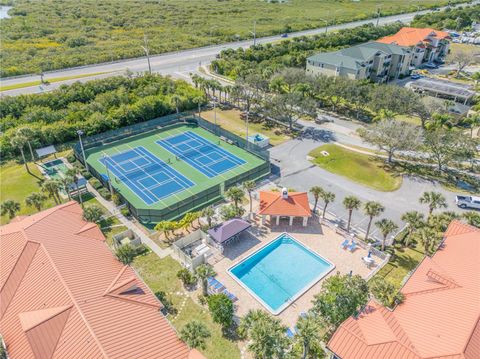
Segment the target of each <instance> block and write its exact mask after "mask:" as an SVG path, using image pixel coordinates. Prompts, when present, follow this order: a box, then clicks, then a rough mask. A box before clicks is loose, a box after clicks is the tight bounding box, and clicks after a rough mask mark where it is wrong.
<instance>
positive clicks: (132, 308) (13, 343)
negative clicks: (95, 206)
mask: <svg viewBox="0 0 480 359" xmlns="http://www.w3.org/2000/svg"><path fill="white" fill-rule="evenodd" d="M0 253H1V266H0V332H1V333H2V336H3V339H4V341H5V343H6V345H7V350H8V353H9V355H10V357H11V358H13V359H15V358H22V359H24V358H27V359H28V358H42V359H43V358H133V357H135V358H165V359H166V358H175V359H177V358H184V359H187V358H193V357H192V356H191V355H195V353H194V354H190V350H189V349H188V348H187V346H186V345H185V344H184V343H183V342H182V341H180V339H179V338H178V337H177V335H176V332H175V330H174V329H173V328H172V327H171V326H170V324H169V323H168V321H167V320H166V319H165V317H163V315H162V314H161V313H160V312H159V308H160V307H161V304H160V302H158V300H157V299H156V297H155V296H154V295H153V294H152V292H151V291H150V289H149V288H148V287H147V286H146V285H145V283H143V281H142V280H141V279H140V278H139V277H138V276H137V274H136V273H135V271H134V270H133V269H132V268H131V267H129V266H124V265H122V264H121V263H120V262H119V261H117V260H116V259H115V258H114V256H113V255H112V253H111V252H110V250H109V249H108V247H107V246H106V244H105V238H104V237H103V235H102V233H101V232H100V230H99V229H98V227H97V226H96V225H92V224H89V223H87V222H85V221H84V220H83V219H82V209H81V208H80V206H79V205H78V204H77V203H76V202H69V203H67V204H64V205H60V206H57V207H54V208H51V209H48V210H45V211H43V212H40V213H38V214H35V215H32V216H29V217H26V218H23V219H21V220H19V221H18V220H17V221H14V222H12V223H10V224H7V225H5V226H3V227H0ZM198 354H199V353H198ZM199 355H200V358H201V354H199Z"/></svg>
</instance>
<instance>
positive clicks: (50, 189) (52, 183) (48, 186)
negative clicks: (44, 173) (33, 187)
mask: <svg viewBox="0 0 480 359" xmlns="http://www.w3.org/2000/svg"><path fill="white" fill-rule="evenodd" d="M60 186H61V185H60V182H59V181H57V180H54V179H49V180H46V181H45V182H43V184H42V191H44V192H47V193H48V195H49V196H50V197H52V198H53V200H54V201H55V203H56V204H59V203H60V202H61V200H60V195H59V194H58V191H59V190H60Z"/></svg>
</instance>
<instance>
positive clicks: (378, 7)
mask: <svg viewBox="0 0 480 359" xmlns="http://www.w3.org/2000/svg"><path fill="white" fill-rule="evenodd" d="M381 7H382V6H381V5H379V6H377V24H376V25H375V27H378V23H379V22H380V8H381Z"/></svg>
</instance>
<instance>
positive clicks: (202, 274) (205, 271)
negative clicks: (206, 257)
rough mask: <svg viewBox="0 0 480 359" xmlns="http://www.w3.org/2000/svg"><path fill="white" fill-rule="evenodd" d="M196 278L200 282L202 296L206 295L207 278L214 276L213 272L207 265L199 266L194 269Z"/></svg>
mask: <svg viewBox="0 0 480 359" xmlns="http://www.w3.org/2000/svg"><path fill="white" fill-rule="evenodd" d="M195 273H196V274H197V277H198V278H199V279H200V280H201V281H202V292H203V295H204V296H207V295H208V278H210V277H213V276H215V275H216V274H217V273H215V270H214V269H213V267H212V266H211V265H209V264H201V265H199V266H198V267H197V269H195Z"/></svg>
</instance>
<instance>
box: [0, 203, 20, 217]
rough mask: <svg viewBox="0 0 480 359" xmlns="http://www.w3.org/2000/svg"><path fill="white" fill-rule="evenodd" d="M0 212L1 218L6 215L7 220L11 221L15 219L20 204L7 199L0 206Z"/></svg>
mask: <svg viewBox="0 0 480 359" xmlns="http://www.w3.org/2000/svg"><path fill="white" fill-rule="evenodd" d="M0 210H1V213H2V216H4V215H6V214H8V218H10V219H12V218H14V217H15V215H16V214H17V212H18V211H20V203H18V202H17V201H14V200H11V199H7V200H6V201H5V202H3V203H2V204H0Z"/></svg>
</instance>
